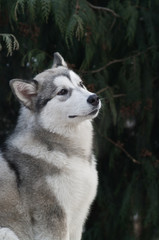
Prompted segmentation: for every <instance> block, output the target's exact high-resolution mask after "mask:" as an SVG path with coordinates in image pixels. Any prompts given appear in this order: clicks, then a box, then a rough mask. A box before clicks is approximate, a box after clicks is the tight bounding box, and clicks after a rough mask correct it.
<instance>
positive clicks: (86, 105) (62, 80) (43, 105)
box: [10, 53, 101, 131]
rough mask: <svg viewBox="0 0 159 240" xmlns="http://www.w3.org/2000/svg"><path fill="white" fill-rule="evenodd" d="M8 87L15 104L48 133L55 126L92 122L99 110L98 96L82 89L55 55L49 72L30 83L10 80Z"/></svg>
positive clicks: (71, 73)
mask: <svg viewBox="0 0 159 240" xmlns="http://www.w3.org/2000/svg"><path fill="white" fill-rule="evenodd" d="M10 86H11V88H12V91H13V93H14V94H15V95H16V97H17V98H18V100H19V101H20V102H21V103H22V104H23V105H24V106H25V107H26V108H28V109H29V110H30V111H31V112H32V113H33V114H35V116H38V117H37V118H36V119H38V121H39V122H40V124H41V125H42V126H43V127H44V128H47V129H50V131H51V129H52V128H53V126H54V125H55V124H56V125H58V126H60V125H61V126H64V125H67V124H70V123H71V124H73V123H75V124H78V123H79V122H81V121H83V120H86V119H92V118H94V117H96V116H97V115H98V112H99V109H100V107H101V102H100V100H99V98H98V96H97V95H96V94H94V93H91V92H89V91H88V90H87V89H86V87H85V86H84V85H83V82H82V80H81V78H80V77H79V76H78V75H77V74H76V73H74V72H73V71H72V70H69V69H68V67H67V64H66V62H65V61H64V59H63V58H62V57H61V55H60V54H59V53H55V54H54V62H53V67H52V68H51V69H48V70H46V71H44V72H42V73H40V74H38V75H37V76H36V77H35V78H34V79H33V80H30V81H26V80H22V79H13V80H11V81H10Z"/></svg>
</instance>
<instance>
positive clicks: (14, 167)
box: [0, 53, 101, 240]
mask: <svg viewBox="0 0 159 240" xmlns="http://www.w3.org/2000/svg"><path fill="white" fill-rule="evenodd" d="M10 85H11V88H12V90H13V93H14V94H15V96H16V97H17V99H18V100H19V101H20V103H21V109H20V115H19V119H18V123H17V126H16V128H15V131H14V132H13V134H12V135H11V136H10V137H9V139H8V140H7V142H6V147H5V149H4V150H3V151H2V152H1V153H0V240H2V239H3V240H80V239H81V235H82V229H83V225H84V223H85V220H86V217H87V215H88V213H89V209H90V206H91V204H92V201H93V200H94V198H95V195H96V191H97V183H98V177H97V171H96V161H95V158H94V155H93V153H92V141H93V139H92V137H93V129H92V123H91V120H92V119H93V118H94V117H96V116H97V114H98V112H99V109H100V106H101V103H100V100H99V98H98V97H97V95H95V94H93V93H91V92H89V91H88V90H87V89H86V88H85V87H84V85H83V83H82V80H81V79H80V77H79V76H78V75H77V74H75V73H74V72H73V71H71V70H69V69H68V68H67V65H66V63H65V61H64V59H63V58H62V57H61V55H60V54H59V53H55V54H54V63H53V67H52V68H51V69H48V70H46V71H44V72H42V73H40V74H38V75H37V76H36V77H35V78H34V79H33V80H30V81H26V80H21V79H13V80H11V82H10Z"/></svg>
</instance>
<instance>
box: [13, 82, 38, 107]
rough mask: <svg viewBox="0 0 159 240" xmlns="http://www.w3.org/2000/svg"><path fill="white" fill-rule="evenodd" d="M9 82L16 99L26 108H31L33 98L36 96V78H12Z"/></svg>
mask: <svg viewBox="0 0 159 240" xmlns="http://www.w3.org/2000/svg"><path fill="white" fill-rule="evenodd" d="M9 84H10V86H11V89H12V91H13V93H14V95H15V96H16V97H17V98H18V100H19V101H20V102H21V103H23V104H24V105H25V106H26V107H27V108H29V109H32V107H33V100H34V99H35V97H36V96H37V89H38V82H37V81H36V80H30V81H26V80H22V79H12V80H10V82H9Z"/></svg>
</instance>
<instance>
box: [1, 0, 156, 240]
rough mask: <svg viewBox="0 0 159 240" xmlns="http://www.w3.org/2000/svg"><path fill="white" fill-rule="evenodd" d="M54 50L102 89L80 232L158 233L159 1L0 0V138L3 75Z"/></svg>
mask: <svg viewBox="0 0 159 240" xmlns="http://www.w3.org/2000/svg"><path fill="white" fill-rule="evenodd" d="M57 51H58V52H60V53H61V54H62V56H63V57H64V58H65V60H66V62H67V63H68V65H69V67H70V68H72V69H73V70H74V71H76V72H77V73H78V74H79V75H80V76H81V77H82V79H83V80H84V82H85V84H86V86H87V87H88V88H89V90H91V91H93V92H96V93H97V94H98V95H99V96H100V97H101V99H102V110H101V112H100V115H99V117H98V118H97V119H96V121H95V122H94V127H95V137H96V142H95V152H96V155H97V158H98V171H99V189H98V195H97V198H96V201H95V203H94V205H93V209H92V211H91V215H90V216H89V219H88V221H87V224H86V228H85V230H84V234H83V240H115V239H118V240H135V239H139V240H158V239H159V127H158V125H159V106H158V103H159V1H158V0H92V1H90V0H89V1H86V0H0V143H2V142H3V141H4V140H5V138H6V137H7V135H8V134H9V133H10V132H11V131H12V129H13V128H14V126H15V122H16V119H17V115H18V109H19V105H18V103H17V101H16V100H15V98H14V97H13V95H12V93H11V90H10V88H9V85H8V82H9V80H10V79H12V78H24V79H29V78H31V77H33V76H35V75H36V74H37V73H38V72H41V71H43V70H44V69H46V68H48V67H50V66H51V65H52V61H53V53H54V52H57Z"/></svg>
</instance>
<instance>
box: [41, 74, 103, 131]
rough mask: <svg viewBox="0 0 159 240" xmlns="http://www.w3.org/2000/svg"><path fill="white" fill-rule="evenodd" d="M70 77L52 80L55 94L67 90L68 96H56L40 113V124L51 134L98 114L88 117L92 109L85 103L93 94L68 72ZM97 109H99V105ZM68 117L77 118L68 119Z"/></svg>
mask: <svg viewBox="0 0 159 240" xmlns="http://www.w3.org/2000/svg"><path fill="white" fill-rule="evenodd" d="M70 77H71V79H68V78H67V77H65V76H58V77H56V78H55V79H54V80H53V83H54V85H55V86H56V87H57V93H58V92H59V91H60V90H62V89H67V90H68V96H66V95H58V94H57V95H56V96H55V97H54V98H53V99H52V100H50V101H49V102H48V103H47V105H46V106H45V107H44V108H43V110H42V111H41V113H40V116H39V119H40V120H39V122H40V124H41V125H42V126H43V127H44V128H45V129H48V130H50V131H51V132H56V131H55V128H56V129H60V128H61V127H68V126H71V127H72V126H73V125H74V124H78V123H80V122H82V121H83V120H86V119H92V118H94V117H96V115H97V114H98V113H97V114H96V115H89V114H90V113H91V112H92V110H94V108H93V106H92V105H91V104H89V103H88V102H87V99H88V97H89V96H91V95H92V94H93V93H91V92H89V91H88V90H87V89H86V88H82V87H81V86H80V85H79V83H80V82H81V79H80V78H79V76H78V75H76V74H75V73H74V72H72V71H70ZM69 94H70V96H69ZM97 108H98V110H99V109H100V104H99V106H98V107H97ZM69 116H77V117H75V118H70V117H69Z"/></svg>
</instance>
